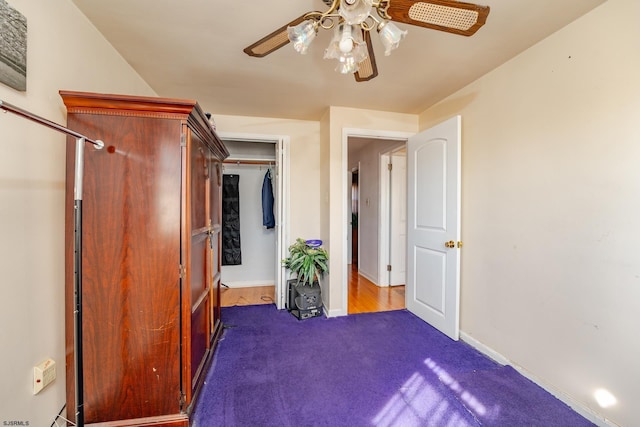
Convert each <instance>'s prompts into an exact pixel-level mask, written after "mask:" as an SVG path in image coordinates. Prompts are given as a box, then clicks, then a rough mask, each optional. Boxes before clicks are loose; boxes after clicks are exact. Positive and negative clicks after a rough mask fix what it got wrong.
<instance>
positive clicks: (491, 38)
mask: <svg viewBox="0 0 640 427" xmlns="http://www.w3.org/2000/svg"><path fill="white" fill-rule="evenodd" d="M73 1H74V3H75V4H76V5H77V6H78V8H79V9H80V10H81V11H82V12H83V13H84V14H85V15H86V16H87V17H88V18H89V20H90V21H91V22H93V24H94V25H95V26H96V27H97V28H98V30H99V31H100V32H102V34H103V35H104V36H105V37H106V39H107V40H108V41H109V42H110V43H111V44H112V45H113V46H114V47H115V48H116V49H117V50H118V51H119V52H120V54H121V55H122V56H123V57H124V58H125V59H126V60H127V61H128V62H129V63H130V64H131V66H132V67H133V68H135V69H136V71H137V72H138V73H139V74H140V75H141V76H142V78H144V79H145V81H146V82H147V83H148V84H149V85H150V86H151V87H152V88H153V89H154V90H155V91H156V92H157V93H158V95H159V96H162V97H175V98H187V99H196V100H198V102H199V103H200V105H201V106H202V107H203V109H204V110H206V111H210V112H211V113H213V115H214V116H215V115H216V114H225V115H240V116H261V117H282V118H294V119H307V120H318V119H319V118H320V117H321V115H322V114H323V112H324V111H325V110H326V108H327V107H328V106H330V105H334V106H343V107H353V108H366V109H373V110H382V111H394V112H401V113H410V114H417V113H420V112H422V111H424V110H425V109H426V108H428V107H429V106H431V105H433V104H434V103H436V102H438V101H439V100H441V99H443V98H444V97H446V96H448V95H450V94H451V93H453V92H455V91H456V90H458V89H460V88H462V87H464V86H465V85H467V84H468V83H470V82H472V81H474V80H475V79H477V78H479V77H480V76H482V75H483V74H485V73H487V72H488V71H490V70H492V69H494V68H496V67H497V66H499V65H500V64H502V63H504V62H505V61H507V60H508V59H510V58H512V57H514V56H515V55H517V54H518V53H520V52H522V51H523V50H525V49H527V48H528V47H530V46H532V45H533V44H535V43H536V42H538V41H540V40H542V39H543V38H545V37H547V36H548V35H550V34H552V33H554V32H555V31H557V30H558V29H560V28H562V27H564V26H565V25H567V24H568V23H570V22H571V21H573V20H575V19H576V18H578V17H580V16H581V15H583V14H585V13H586V12H588V11H590V10H591V9H593V8H594V7H596V6H598V5H599V4H601V3H603V2H604V1H605V0H480V1H479V2H478V3H480V4H484V5H488V6H490V7H491V12H490V13H489V17H488V19H487V23H486V24H485V26H484V27H482V28H481V29H480V30H479V31H478V32H477V33H476V34H475V35H474V36H472V37H464V36H458V35H454V34H448V33H444V32H440V31H434V30H430V29H426V28H422V27H416V26H410V25H405V24H399V26H400V27H402V28H403V29H406V30H408V31H409V34H408V35H407V37H406V38H405V39H404V40H403V42H402V43H401V45H400V47H399V48H398V49H396V50H395V51H393V53H392V54H391V56H384V54H383V50H382V49H381V47H382V46H381V44H380V43H379V40H378V39H377V37H376V35H373V37H372V38H373V44H374V50H375V54H376V62H377V64H378V71H379V75H378V77H376V78H375V79H373V80H371V81H369V82H362V83H357V82H356V81H355V80H354V78H353V76H352V75H342V74H339V73H337V72H335V71H334V68H335V60H325V59H323V58H322V57H323V53H324V49H325V48H326V46H327V45H328V43H329V40H330V38H331V32H330V31H326V30H321V31H320V33H319V34H318V37H316V40H315V41H314V43H313V45H312V46H311V48H310V50H309V53H308V54H307V55H300V54H298V53H296V52H295V51H294V50H293V48H292V46H291V45H290V44H289V45H286V46H284V47H282V48H281V49H279V50H277V51H275V52H274V53H272V54H270V55H268V56H266V57H264V58H254V57H250V56H248V55H246V54H245V53H244V52H243V51H242V50H243V49H244V48H245V47H247V46H248V45H250V44H252V43H253V42H255V41H257V40H259V39H260V38H262V37H264V36H266V35H267V34H269V33H271V32H272V31H274V30H275V29H277V28H279V27H281V26H283V25H285V24H286V23H288V22H290V21H291V20H293V19H294V18H297V17H299V16H300V15H302V14H304V13H305V12H308V11H310V10H319V11H324V10H325V9H326V6H325V5H324V3H323V2H322V1H321V0H270V1H250V2H247V1H241V0H234V1H222V0H180V1H176V0H108V1H105V0H73Z"/></svg>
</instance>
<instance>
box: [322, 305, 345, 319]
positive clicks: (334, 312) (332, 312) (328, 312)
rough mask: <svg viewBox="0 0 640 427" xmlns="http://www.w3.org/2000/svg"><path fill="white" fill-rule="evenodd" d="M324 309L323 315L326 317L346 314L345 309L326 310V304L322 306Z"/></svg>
mask: <svg viewBox="0 0 640 427" xmlns="http://www.w3.org/2000/svg"><path fill="white" fill-rule="evenodd" d="M322 308H323V310H324V315H325V316H327V317H340V316H346V315H347V314H348V313H347V311H346V310H342V309H340V310H327V306H326V305H325V306H323V307H322Z"/></svg>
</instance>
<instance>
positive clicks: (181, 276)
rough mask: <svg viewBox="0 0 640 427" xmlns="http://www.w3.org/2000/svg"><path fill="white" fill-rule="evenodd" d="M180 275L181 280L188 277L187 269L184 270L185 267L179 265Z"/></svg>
mask: <svg viewBox="0 0 640 427" xmlns="http://www.w3.org/2000/svg"><path fill="white" fill-rule="evenodd" d="M178 273H179V274H180V278H181V279H184V277H185V275H186V269H185V268H184V265H182V264H180V265H178Z"/></svg>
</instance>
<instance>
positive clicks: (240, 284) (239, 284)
mask: <svg viewBox="0 0 640 427" xmlns="http://www.w3.org/2000/svg"><path fill="white" fill-rule="evenodd" d="M222 283H224V284H225V285H227V286H228V287H230V288H253V287H255V286H275V285H276V284H275V281H273V280H244V281H235V282H227V281H224V280H223V281H222Z"/></svg>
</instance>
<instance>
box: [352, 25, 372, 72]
mask: <svg viewBox="0 0 640 427" xmlns="http://www.w3.org/2000/svg"><path fill="white" fill-rule="evenodd" d="M362 37H363V38H364V41H365V43H366V44H367V57H366V58H365V59H364V61H362V62H361V63H360V64H358V71H356V72H355V73H354V74H353V75H354V76H355V78H356V81H357V82H366V81H368V80H371V79H372V78H374V77H376V76H377V75H378V67H377V65H376V57H375V56H374V55H373V45H372V44H371V35H370V34H369V31H364V30H362Z"/></svg>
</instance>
